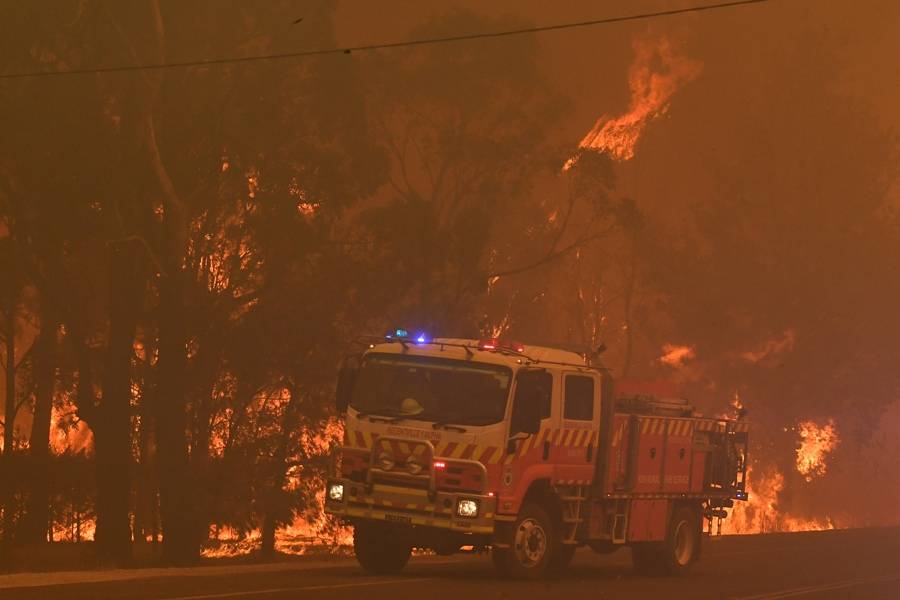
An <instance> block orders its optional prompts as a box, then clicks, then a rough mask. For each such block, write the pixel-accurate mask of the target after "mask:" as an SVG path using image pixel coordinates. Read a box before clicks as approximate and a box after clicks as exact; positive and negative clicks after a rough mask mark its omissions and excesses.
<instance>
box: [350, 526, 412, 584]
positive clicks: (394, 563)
mask: <svg viewBox="0 0 900 600" xmlns="http://www.w3.org/2000/svg"><path fill="white" fill-rule="evenodd" d="M403 538H404V536H402V535H397V532H396V531H391V530H390V529H389V528H388V527H383V526H378V525H375V524H365V525H363V524H360V525H356V526H355V527H354V528H353V551H354V552H355V553H356V560H357V561H359V564H360V565H361V566H362V568H363V569H365V570H366V571H369V572H370V573H375V574H377V575H385V574H388V573H397V572H399V571H400V570H402V569H403V567H405V566H406V563H407V562H408V561H409V555H410V553H411V552H412V547H411V546H410V545H409V544H408V543H406V541H405V540H404V539H403Z"/></svg>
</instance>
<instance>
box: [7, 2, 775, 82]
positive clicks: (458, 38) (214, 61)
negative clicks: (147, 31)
mask: <svg viewBox="0 0 900 600" xmlns="http://www.w3.org/2000/svg"><path fill="white" fill-rule="evenodd" d="M770 1H771V0H735V1H732V2H720V3H718V4H705V5H702V6H692V7H688V8H677V9H672V10H663V11H657V12H648V13H640V14H632V15H623V16H619V17H607V18H604V19H592V20H590V21H577V22H570V23H557V24H555V25H539V26H535V27H524V28H521V29H507V30H504V31H492V32H485V33H469V34H462V35H453V36H447V37H436V38H426V39H420V40H406V41H401V42H387V43H381V44H367V45H362V46H347V47H344V48H327V49H318V50H303V51H298V52H284V53H281V54H263V55H254V56H243V57H228V58H207V59H201V60H186V61H177V62H166V63H150V64H144V65H120V66H112V67H95V68H84V69H69V70H65V71H32V72H25V73H7V74H0V80H2V79H22V78H26V77H58V76H63V75H91V74H99V73H124V72H128V71H150V70H160V69H176V68H185V67H207V66H213V65H224V64H237V63H249V62H258V61H264V60H285V59H291V58H306V57H312V56H326V55H331V54H352V53H353V52H368V51H372V50H385V49H391V48H407V47H413V46H425V45H430V44H445V43H450V42H463V41H469V40H480V39H491V38H501V37H509V36H514V35H525V34H530V33H542V32H546V31H561V30H564V29H575V28H580V27H593V26H597V25H608V24H611V23H624V22H626V21H639V20H644V19H653V18H658V17H671V16H674V15H681V14H685V13H695V12H703V11H711V10H718V9H723V8H732V7H736V6H746V5H750V4H762V3H764V2H770Z"/></svg>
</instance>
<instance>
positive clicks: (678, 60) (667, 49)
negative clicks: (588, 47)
mask: <svg viewBox="0 0 900 600" xmlns="http://www.w3.org/2000/svg"><path fill="white" fill-rule="evenodd" d="M633 48H634V54H635V58H634V62H633V63H632V64H631V68H630V69H629V71H628V86H629V88H630V89H631V101H630V103H629V106H628V111H627V112H626V113H625V114H623V115H621V116H618V117H615V118H613V117H610V116H608V115H603V116H601V117H600V118H599V119H597V121H596V123H594V127H593V128H592V129H591V130H590V131H589V132H588V133H587V135H585V136H584V138H582V140H581V142H579V144H578V147H579V148H580V149H582V150H594V151H597V152H605V153H607V154H609V156H610V157H611V158H613V159H615V160H621V161H624V160H629V159H630V158H633V157H634V148H635V145H636V144H637V142H638V139H639V138H640V136H641V133H642V132H643V131H644V128H645V127H646V126H647V124H648V123H650V122H651V121H653V120H654V119H657V118H659V117H661V116H663V115H665V114H666V112H667V111H668V110H669V105H670V102H671V99H672V96H673V95H674V94H675V92H677V91H678V90H679V89H680V88H681V87H682V86H684V85H685V84H686V83H688V82H690V81H692V80H693V79H695V78H696V77H697V76H698V75H699V74H700V71H701V70H702V69H703V63H701V62H700V61H697V60H693V59H690V58H688V57H686V56H684V55H682V54H681V53H680V51H679V48H678V46H677V44H675V43H674V42H673V41H672V40H671V38H669V37H668V36H660V37H655V38H652V39H651V38H646V37H644V38H638V39H636V40H635V41H634V43H633ZM576 161H577V157H572V158H570V159H569V160H568V161H567V162H566V165H565V167H564V168H565V169H568V168H570V167H571V166H572V165H574V164H575V162H576Z"/></svg>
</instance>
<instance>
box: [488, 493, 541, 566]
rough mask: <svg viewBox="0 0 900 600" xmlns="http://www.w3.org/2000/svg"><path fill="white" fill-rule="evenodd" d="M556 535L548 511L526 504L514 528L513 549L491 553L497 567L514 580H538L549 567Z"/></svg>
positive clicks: (495, 550) (503, 549)
mask: <svg viewBox="0 0 900 600" xmlns="http://www.w3.org/2000/svg"><path fill="white" fill-rule="evenodd" d="M555 535H556V532H555V531H554V530H553V525H552V521H551V520H550V517H549V516H548V515H547V513H546V511H544V509H542V508H541V507H540V506H538V505H537V504H533V503H531V502H526V503H525V504H524V505H523V506H522V509H521V510H520V511H519V518H518V519H516V522H515V525H514V527H513V536H512V547H510V548H494V549H493V550H492V551H491V558H492V559H493V561H494V567H495V568H496V569H497V571H498V572H499V573H500V574H501V575H505V576H509V577H512V578H514V579H538V578H539V577H541V576H542V575H544V573H545V572H546V571H547V568H548V567H549V566H550V561H551V555H552V553H553V548H554V541H555V539H556V538H555V537H554V536H555Z"/></svg>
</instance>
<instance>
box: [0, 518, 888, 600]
mask: <svg viewBox="0 0 900 600" xmlns="http://www.w3.org/2000/svg"><path fill="white" fill-rule="evenodd" d="M151 575H152V576H151ZM112 576H114V577H116V578H118V580H115V581H94V582H81V583H71V582H66V583H59V584H55V585H45V584H47V583H50V582H52V581H54V579H59V578H54V576H53V575H47V576H46V577H43V576H42V577H40V578H32V579H31V580H29V581H28V583H29V584H30V587H9V586H10V585H13V584H15V583H16V582H19V583H21V582H22V580H21V579H15V577H12V578H6V579H5V580H4V578H0V599H2V600H22V599H26V598H27V599H38V598H39V599H41V600H45V599H46V600H54V599H56V598H59V599H65V600H87V599H90V600H94V599H107V598H108V599H123V598H129V599H132V598H133V599H141V600H151V599H152V600H218V599H228V600H257V599H258V600H285V599H288V598H316V599H317V600H318V599H323V600H328V599H336V598H354V599H360V598H364V599H365V600H386V599H401V598H402V599H406V598H423V599H425V600H439V599H444V598H448V599H449V598H452V599H454V600H461V599H462V600H469V599H472V600H475V599H476V598H477V599H478V600H481V599H484V598H488V599H490V598H500V599H504V600H510V599H516V598H522V599H526V598H527V599H529V600H530V599H532V598H534V599H538V598H547V599H552V600H562V599H563V598H590V599H591V600H613V599H616V600H618V599H629V598H633V599H638V598H640V599H644V598H647V599H650V598H652V599H663V598H664V599H666V600H675V599H690V600H702V599H707V598H709V599H736V600H774V599H776V598H779V599H780V598H801V599H809V600H821V599H823V598H829V599H831V598H834V599H847V600H849V599H853V600H858V599H870V598H877V599H892V600H900V529H898V528H885V529H857V530H850V531H831V532H821V533H795V534H777V535H760V536H739V537H725V538H720V539H716V540H711V541H707V540H704V547H703V556H702V558H701V560H700V562H699V563H698V564H696V565H695V567H694V570H693V571H692V573H691V574H690V575H688V576H687V577H680V578H644V577H640V576H638V575H636V574H635V573H634V572H633V571H632V569H631V563H630V556H629V552H628V550H627V549H623V550H620V551H618V552H617V553H614V554H611V555H606V556H600V555H596V554H594V553H593V552H592V551H591V550H589V549H586V548H585V549H581V550H579V551H578V552H577V553H576V555H575V560H574V561H573V564H572V567H571V568H570V569H569V570H568V571H567V572H566V573H565V575H563V576H558V577H556V578H553V579H549V580H545V581H539V582H536V583H526V582H513V581H506V580H501V579H497V578H496V577H495V575H494V573H493V570H492V568H491V564H490V558H489V557H488V556H486V555H459V556H454V557H449V558H440V557H419V558H413V560H412V561H411V562H410V564H409V566H408V567H407V569H406V570H405V571H404V572H403V573H402V574H401V575H398V576H391V577H371V576H368V575H366V574H364V573H363V572H362V570H361V569H360V568H359V567H357V566H356V564H355V562H354V561H352V560H344V559H340V560H335V561H331V562H321V561H318V562H312V561H303V560H300V561H296V562H291V563H282V564H278V565H270V566H265V565H261V566H234V567H224V568H223V567H213V568H205V567H199V568H195V569H190V570H172V571H161V570H153V571H145V572H141V571H134V572H122V571H119V572H113V575H112ZM94 577H95V578H101V579H102V578H104V577H107V575H106V574H103V573H101V574H97V573H95V574H94ZM76 578H77V577H76Z"/></svg>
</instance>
